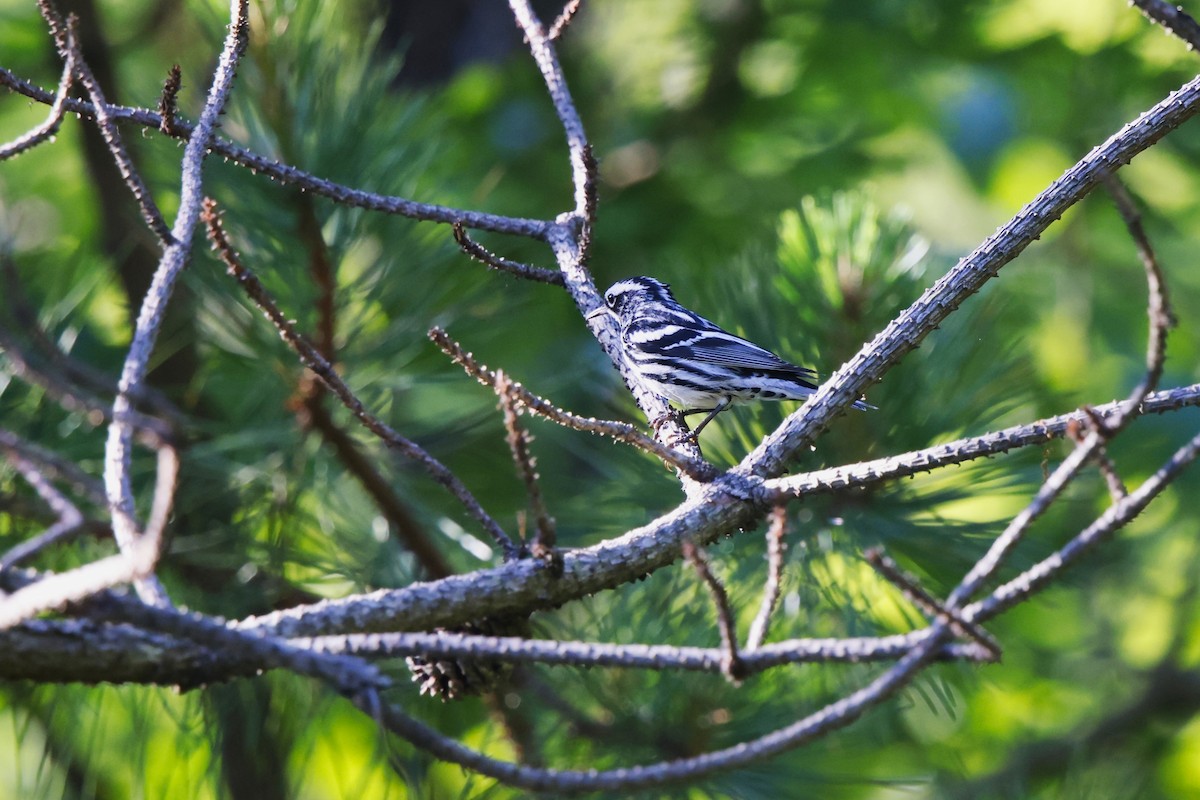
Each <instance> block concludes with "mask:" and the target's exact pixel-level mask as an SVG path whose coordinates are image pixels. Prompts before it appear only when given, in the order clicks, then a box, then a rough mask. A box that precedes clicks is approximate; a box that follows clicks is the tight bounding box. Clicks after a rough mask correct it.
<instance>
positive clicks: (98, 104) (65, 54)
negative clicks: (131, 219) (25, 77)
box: [38, 0, 173, 247]
mask: <svg viewBox="0 0 1200 800" xmlns="http://www.w3.org/2000/svg"><path fill="white" fill-rule="evenodd" d="M38 9H39V10H40V11H41V12H42V16H43V17H44V18H45V19H46V22H47V24H48V25H49V26H50V29H51V31H52V32H53V33H54V43H55V45H56V47H57V48H58V54H59V55H60V56H61V57H62V59H63V61H69V60H73V61H74V62H75V74H76V76H78V78H79V82H80V83H81V84H83V88H84V89H86V90H87V93H88V96H89V97H91V98H92V105H93V107H94V108H95V110H96V124H97V126H98V127H99V128H100V135H101V136H102V137H103V139H104V143H105V144H106V145H108V151H109V153H111V154H112V157H113V161H114V162H116V165H117V169H118V170H119V171H120V173H121V178H122V179H124V181H125V185H126V186H128V187H129V191H130V193H131V194H133V198H134V200H136V201H137V204H138V209H139V210H140V211H141V213H142V219H143V220H144V221H145V222H146V225H147V226H149V228H150V230H151V231H153V232H154V235H155V236H156V237H158V240H159V242H160V243H161V244H162V246H163V247H169V246H170V245H171V243H172V242H173V239H172V234H171V230H170V229H169V228H168V227H167V223H166V221H164V220H163V216H162V212H161V211H159V210H158V205H157V204H156V203H155V202H154V197H153V196H152V195H151V194H150V190H149V189H147V188H146V184H145V182H144V181H143V180H142V176H141V174H140V173H139V172H138V169H137V167H136V166H135V165H134V163H133V159H132V158H131V157H130V156H129V152H128V151H127V150H126V149H125V142H124V141H123V140H122V138H121V132H120V131H119V130H118V129H117V123H116V121H115V120H114V119H113V118H112V116H111V115H110V114H109V112H108V108H109V106H108V101H107V100H105V99H104V90H103V89H101V88H100V83H99V81H97V80H96V76H95V75H93V74H92V69H91V67H89V66H88V64H87V61H85V60H84V58H83V52H82V50H81V48H80V45H79V37H78V36H77V35H76V27H77V25H78V19H77V18H76V16H75V15H74V14H71V15H70V16H68V17H67V19H66V22H65V23H64V22H63V19H62V16H61V15H60V14H59V12H58V9H57V8H55V6H54V3H53V2H52V0H38Z"/></svg>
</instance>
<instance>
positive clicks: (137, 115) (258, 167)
mask: <svg viewBox="0 0 1200 800" xmlns="http://www.w3.org/2000/svg"><path fill="white" fill-rule="evenodd" d="M0 86H7V87H8V88H9V89H11V90H13V91H14V92H17V93H18V94H21V95H24V96H25V97H28V98H30V99H32V100H36V101H37V102H39V103H45V104H46V105H50V104H51V103H53V102H54V100H55V95H54V94H53V93H51V92H48V91H46V90H45V89H42V88H41V87H39V86H35V85H33V84H32V83H30V82H29V81H26V80H23V79H21V78H18V77H17V76H15V75H14V74H13V73H12V72H10V71H9V70H7V69H4V68H3V67H0ZM66 108H67V111H70V112H73V113H76V114H80V115H82V116H84V117H87V118H90V119H95V118H96V114H97V111H96V106H95V105H94V104H93V103H89V102H86V101H82V100H76V99H73V98H69V99H68V100H67V101H66ZM106 111H107V113H108V115H109V116H110V117H111V118H112V119H114V120H118V121H129V122H133V123H135V124H137V125H141V126H142V127H144V128H152V129H154V130H161V128H162V117H161V116H160V115H158V114H156V113H155V112H153V111H150V110H149V109H145V108H135V107H131V106H119V105H110V106H107V107H106ZM195 131H196V128H195V127H194V126H192V125H190V124H188V123H186V122H183V121H182V120H176V121H175V123H174V126H173V130H172V132H171V135H172V136H175V137H177V138H180V139H184V140H188V141H190V140H191V138H192V136H193V135H194V134H195ZM208 149H209V152H211V153H213V154H214V155H219V156H222V157H224V158H228V159H229V160H230V161H231V162H233V163H235V164H238V165H239V166H242V167H245V168H246V169H249V170H250V171H252V172H254V173H255V174H260V175H264V176H266V177H269V178H271V179H272V180H275V181H278V182H279V183H281V184H285V185H289V186H295V187H297V188H299V189H301V190H303V191H305V192H312V193H313V194H317V195H320V196H322V197H327V198H329V199H331V200H333V201H334V202H336V203H339V204H341V205H345V206H351V207H354V208H363V209H367V210H369V211H379V212H382V213H384V214H396V215H399V216H403V217H409V218H411V219H418V220H425V221H428V222H441V223H445V224H447V225H450V224H453V223H454V222H462V223H463V224H464V225H466V226H467V227H469V228H473V229H475V230H484V231H494V232H495V233H507V234H512V235H515V236H527V237H530V238H532V239H544V238H545V236H546V231H547V229H548V228H549V227H550V226H551V225H552V223H548V222H545V221H544V220H537V219H523V218H521V217H505V216H502V215H499V214H484V213H482V212H478V211H468V210H466V209H461V208H451V207H449V206H441V205H436V204H434V203H418V202H415V201H413V200H408V199H406V198H403V197H392V196H388V195H381V194H376V193H375V192H367V191H363V190H362V189H354V188H351V187H349V186H344V185H342V184H339V183H334V182H333V181H327V180H325V179H323V178H318V177H316V176H315V175H313V174H311V173H309V172H305V171H304V170H301V169H297V168H295V167H292V166H288V165H286V164H281V163H280V162H278V161H274V160H272V159H269V158H267V157H265V156H261V155H259V154H257V153H254V152H252V151H250V150H247V149H246V148H244V147H240V146H238V145H236V144H234V143H232V142H230V141H229V140H228V139H223V138H221V137H219V136H213V137H212V138H211V139H210V140H209V144H208Z"/></svg>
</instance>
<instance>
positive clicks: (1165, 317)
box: [1104, 175, 1175, 430]
mask: <svg viewBox="0 0 1200 800" xmlns="http://www.w3.org/2000/svg"><path fill="white" fill-rule="evenodd" d="M1104 185H1105V188H1106V189H1108V193H1109V195H1111V196H1112V198H1113V201H1114V202H1115V203H1116V205H1117V210H1118V211H1119V212H1120V214H1121V219H1122V220H1124V222H1125V227H1126V228H1128V229H1129V235H1130V236H1131V237H1133V242H1134V244H1135V245H1137V251H1138V257H1139V258H1140V259H1141V262H1142V267H1143V268H1144V269H1145V271H1146V285H1147V287H1148V288H1149V299H1148V300H1147V308H1146V316H1147V318H1149V320H1150V336H1149V339H1148V341H1147V343H1146V374H1145V376H1144V377H1143V378H1142V381H1141V383H1140V384H1138V387H1137V388H1136V389H1135V390H1134V391H1133V393H1132V394H1131V395H1130V396H1129V398H1128V399H1127V400H1126V401H1125V405H1124V408H1123V409H1122V412H1121V414H1120V415H1119V416H1118V417H1117V419H1116V420H1114V421H1113V422H1108V421H1105V425H1107V426H1108V427H1109V428H1110V429H1112V430H1118V429H1120V428H1121V426H1122V425H1124V423H1125V421H1126V418H1128V417H1131V416H1135V415H1137V414H1140V413H1141V406H1142V401H1144V400H1145V399H1146V395H1148V394H1149V393H1150V392H1152V391H1154V389H1156V388H1157V387H1158V382H1159V380H1160V379H1161V378H1162V373H1163V362H1164V361H1165V360H1166V356H1167V333H1168V332H1169V331H1170V330H1171V328H1172V327H1173V326H1174V325H1175V319H1174V316H1173V315H1172V313H1171V303H1170V300H1169V299H1168V297H1167V283H1166V280H1165V279H1164V278H1163V273H1162V268H1161V267H1160V266H1159V265H1158V257H1157V256H1155V255H1154V248H1153V247H1152V246H1151V245H1150V238H1149V237H1148V236H1146V229H1145V228H1143V227H1142V215H1141V213H1140V212H1139V211H1138V210H1137V205H1136V204H1135V203H1134V202H1133V198H1132V197H1131V196H1130V194H1129V190H1127V189H1126V188H1125V184H1123V183H1121V181H1120V179H1119V178H1117V177H1116V176H1115V175H1109V176H1107V177H1106V178H1105V181H1104Z"/></svg>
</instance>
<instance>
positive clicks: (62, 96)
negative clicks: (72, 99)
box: [0, 49, 75, 161]
mask: <svg viewBox="0 0 1200 800" xmlns="http://www.w3.org/2000/svg"><path fill="white" fill-rule="evenodd" d="M74 80H75V51H74V49H71V50H69V51H68V52H67V61H66V64H65V65H64V66H63V72H62V77H61V78H60V79H59V81H58V89H57V90H55V92H54V104H53V105H51V106H50V114H49V115H48V116H47V117H46V121H45V122H43V123H42V124H41V125H38V126H37V127H36V128H34V129H33V130H31V131H29V132H28V133H25V134H24V135H22V136H19V137H17V138H16V139H14V140H12V141H11V142H9V143H8V144H6V145H0V161H3V160H5V159H7V158H12V157H13V156H16V155H20V154H21V153H24V152H25V151H26V150H30V149H32V148H34V147H37V146H38V145H39V144H41V143H42V142H44V141H46V140H48V139H51V138H53V137H54V135H55V134H56V133H58V129H59V127H60V126H61V125H62V119H63V115H64V114H66V110H67V105H66V103H67V94H68V93H70V91H71V84H72V82H73V81H74Z"/></svg>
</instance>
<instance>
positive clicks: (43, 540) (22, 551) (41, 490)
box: [0, 450, 84, 571]
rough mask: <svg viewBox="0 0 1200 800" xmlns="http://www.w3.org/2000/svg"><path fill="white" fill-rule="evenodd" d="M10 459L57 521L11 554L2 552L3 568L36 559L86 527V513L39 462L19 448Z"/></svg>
mask: <svg viewBox="0 0 1200 800" xmlns="http://www.w3.org/2000/svg"><path fill="white" fill-rule="evenodd" d="M7 454H8V461H9V463H10V464H12V465H13V467H14V468H15V469H16V470H17V471H18V472H20V473H21V477H23V478H24V479H25V482H26V483H28V484H29V485H30V486H32V487H33V490H34V491H35V492H37V494H38V496H39V497H40V498H42V501H43V502H44V503H45V504H46V506H47V507H48V508H49V509H50V510H51V511H52V512H53V513H54V516H55V518H56V519H55V520H54V522H53V524H51V525H50V527H49V528H47V529H46V530H44V531H42V532H41V533H40V534H38V535H37V536H35V537H33V538H32V539H28V540H26V541H24V542H21V543H20V544H18V545H17V546H16V547H13V548H12V549H10V550H9V551H8V552H7V553H4V554H3V555H0V571H3V570H6V569H8V568H9V567H12V566H14V565H16V564H19V563H21V562H22V561H24V560H26V559H28V558H32V557H33V556H34V555H36V554H37V553H40V552H41V551H42V550H45V549H46V548H47V547H50V546H51V545H53V544H56V543H58V542H60V541H62V540H63V539H66V538H68V537H70V536H73V535H74V534H75V533H77V532H78V531H79V530H80V528H82V527H83V523H84V517H83V514H82V513H81V512H80V511H79V509H78V508H76V507H75V504H74V503H72V502H71V501H70V500H68V499H67V497H66V496H65V495H63V494H62V493H61V492H60V491H58V489H56V488H55V487H54V484H52V483H51V482H50V481H49V480H48V479H47V477H46V476H45V475H44V474H42V471H41V469H39V468H38V466H37V465H36V464H33V463H32V462H30V461H28V460H27V459H25V458H23V457H22V456H20V455H19V454H18V453H17V452H16V451H15V450H7Z"/></svg>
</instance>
